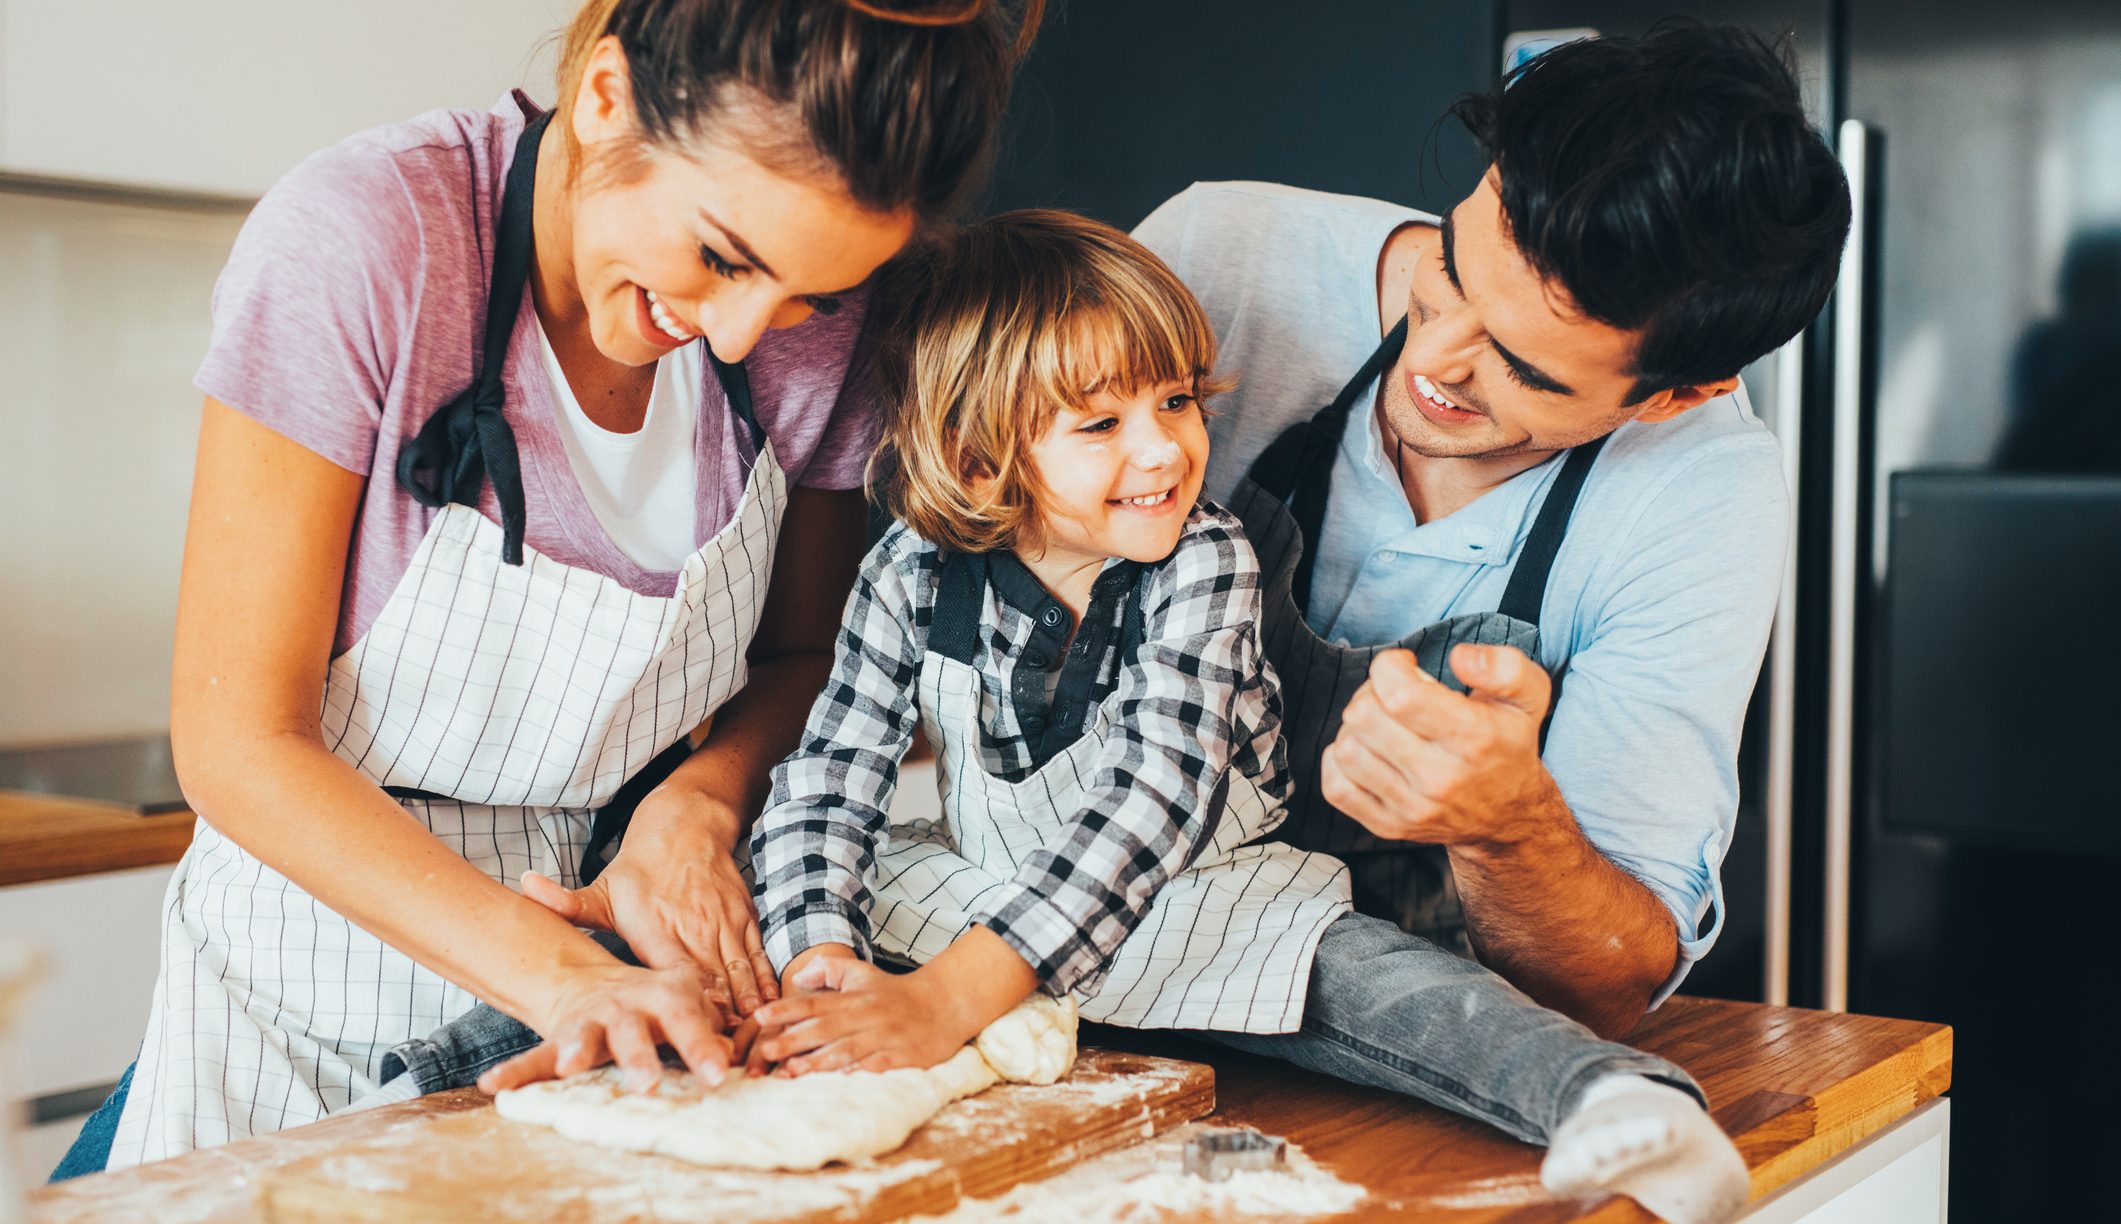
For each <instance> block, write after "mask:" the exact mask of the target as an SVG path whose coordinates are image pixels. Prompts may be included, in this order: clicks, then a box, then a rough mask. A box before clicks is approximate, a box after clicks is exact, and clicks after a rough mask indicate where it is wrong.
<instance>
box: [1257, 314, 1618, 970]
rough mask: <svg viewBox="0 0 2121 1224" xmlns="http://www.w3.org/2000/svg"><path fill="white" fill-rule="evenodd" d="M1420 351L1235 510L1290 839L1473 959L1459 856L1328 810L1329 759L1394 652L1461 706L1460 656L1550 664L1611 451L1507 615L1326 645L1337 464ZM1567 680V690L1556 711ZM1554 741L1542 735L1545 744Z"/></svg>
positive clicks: (1557, 522)
mask: <svg viewBox="0 0 2121 1224" xmlns="http://www.w3.org/2000/svg"><path fill="white" fill-rule="evenodd" d="M1406 339H1407V324H1406V320H1404V319H1402V320H1400V322H1399V325H1398V326H1397V327H1395V328H1393V329H1392V332H1391V334H1390V335H1387V336H1386V337H1385V338H1384V341H1383V342H1382V343H1381V344H1379V345H1378V346H1377V351H1376V352H1374V353H1372V354H1371V355H1370V359H1369V360H1368V361H1366V362H1364V363H1363V366H1362V368H1361V369H1360V370H1357V371H1356V373H1355V377H1354V378H1352V379H1350V380H1349V381H1348V385H1347V386H1345V387H1343V388H1342V389H1341V392H1340V394H1339V396H1337V397H1336V398H1335V399H1334V400H1333V402H1332V403H1330V404H1327V405H1326V406H1325V407H1324V408H1323V409H1320V410H1319V412H1318V414H1317V415H1316V416H1314V417H1312V418H1311V419H1309V420H1307V421H1299V422H1297V423H1296V424H1295V425H1292V426H1290V427H1289V428H1288V429H1287V430H1286V431H1284V432H1283V433H1282V435H1281V436H1280V437H1278V438H1276V439H1275V440H1274V443H1273V444H1272V445H1271V446H1269V447H1267V449H1266V450H1265V451H1264V452H1262V453H1261V455H1260V456H1259V458H1258V459H1257V460H1255V461H1254V462H1253V464H1252V468H1251V470H1250V471H1249V472H1247V473H1246V474H1245V478H1244V480H1242V481H1240V482H1239V484H1238V486H1237V490H1236V492H1235V493H1233V494H1232V495H1231V497H1230V499H1229V501H1228V502H1227V503H1226V504H1227V506H1228V508H1229V509H1230V511H1231V512H1232V513H1234V514H1236V515H1237V516H1238V517H1239V518H1240V519H1242V520H1243V522H1244V525H1245V533H1246V534H1247V535H1248V536H1250V537H1251V540H1252V547H1253V548H1254V549H1256V550H1257V551H1258V553H1259V565H1260V573H1261V576H1262V578H1263V580H1264V598H1265V613H1264V617H1265V621H1264V627H1265V631H1266V641H1265V649H1266V655H1267V659H1268V661H1269V662H1271V663H1272V664H1273V665H1274V670H1275V672H1276V674H1277V675H1278V676H1279V677H1280V679H1281V694H1282V733H1283V737H1284V739H1285V740H1286V741H1287V743H1288V750H1289V768H1290V771H1291V773H1292V775H1293V780H1294V784H1293V786H1292V787H1291V790H1290V796H1289V819H1288V821H1287V823H1285V824H1284V825H1282V827H1281V829H1280V830H1279V831H1278V832H1277V833H1276V836H1277V837H1280V838H1281V839H1283V840H1285V841H1287V842H1289V843H1291V844H1293V845H1295V846H1297V847H1299V848H1301V849H1304V850H1317V851H1322V852H1324V853H1327V854H1331V855H1333V856H1334V857H1336V858H1339V859H1340V860H1342V861H1343V862H1345V863H1346V864H1347V865H1348V870H1349V873H1350V875H1351V876H1352V878H1353V885H1354V893H1355V908H1356V909H1357V910H1359V911H1360V912H1362V913H1365V914H1372V915H1375V916H1377V917H1380V918H1386V919H1389V920H1391V921H1393V922H1396V923H1398V924H1399V925H1400V926H1401V927H1402V928H1404V929H1405V930H1408V931H1411V932H1413V933H1414V934H1417V935H1421V936H1423V937H1425V938H1428V939H1430V940H1433V941H1435V942H1437V943H1439V944H1442V945H1443V946H1445V947H1447V948H1451V949H1453V950H1454V951H1456V952H1458V953H1459V954H1460V955H1466V956H1470V955H1471V954H1472V945H1471V944H1470V942H1469V941H1468V940H1467V937H1466V929H1465V927H1466V923H1465V911H1464V909H1463V908H1462V907H1461V905H1460V904H1459V899H1458V888H1457V885H1456V883H1455V882H1454V881H1453V880H1452V877H1451V860H1450V858H1449V855H1448V854H1447V852H1446V851H1445V849H1444V848H1443V847H1442V846H1434V845H1428V844H1425V843H1421V842H1408V841H1398V840H1394V839H1390V838H1384V837H1379V836H1377V835H1376V834H1374V833H1371V832H1370V831H1369V830H1367V829H1365V828H1363V827H1362V826H1361V825H1359V824H1357V823H1356V822H1355V821H1354V820H1352V819H1350V818H1349V817H1347V816H1346V815H1344V814H1342V813H1341V812H1340V811H1339V810H1338V809H1337V808H1335V807H1334V806H1333V805H1332V804H1330V803H1327V802H1326V801H1325V799H1324V798H1322V797H1321V796H1320V794H1319V772H1320V768H1321V758H1322V757H1323V756H1324V754H1325V750H1326V745H1328V744H1330V743H1332V742H1333V740H1334V738H1335V737H1336V736H1338V735H1339V734H1340V718H1341V713H1342V711H1343V710H1345V709H1346V708H1347V704H1348V701H1349V699H1351V698H1352V697H1354V696H1355V692H1356V690H1357V689H1359V688H1361V687H1362V685H1363V682H1364V681H1365V680H1367V679H1368V678H1369V674H1370V664H1371V662H1372V661H1373V660H1375V659H1376V658H1377V656H1378V655H1380V654H1383V653H1384V652H1385V651H1388V650H1409V651H1412V652H1413V653H1414V656H1415V659H1416V660H1417V661H1418V662H1419V664H1420V665H1421V668H1422V670H1424V671H1426V672H1428V673H1429V674H1430V675H1432V676H1434V677H1436V678H1437V679H1438V680H1441V681H1443V682H1444V683H1445V684H1448V685H1450V686H1451V687H1452V688H1454V689H1457V690H1459V691H1460V692H1464V691H1465V686H1464V685H1463V684H1460V683H1459V682H1458V680H1457V678H1456V677H1455V676H1453V675H1452V674H1451V673H1450V670H1449V668H1447V667H1446V666H1445V663H1444V660H1445V659H1446V658H1447V657H1448V656H1449V654H1450V651H1451V648H1452V647H1453V646H1456V645H1458V644H1459V643H1460V642H1474V643H1479V644H1482V645H1496V646H1514V647H1516V648H1517V649H1519V650H1521V651H1523V652H1524V653H1525V654H1526V655H1527V656H1529V657H1531V658H1533V659H1537V658H1538V657H1539V607H1540V604H1541V602H1542V601H1544V599H1545V598H1546V589H1547V575H1548V573H1549V572H1550V571H1551V570H1552V569H1553V566H1554V557H1555V554H1557V553H1558V552H1560V550H1561V541H1562V537H1563V535H1564V534H1565V533H1566V532H1567V531H1568V525H1569V515H1570V513H1571V512H1572V511H1574V509H1575V508H1576V498H1577V495H1578V494H1580V493H1581V492H1582V491H1583V482H1584V478H1585V477H1586V476H1587V475H1588V474H1589V473H1590V470H1591V465H1592V464H1593V463H1594V462H1596V461H1597V458H1598V451H1599V449H1600V448H1601V447H1602V446H1603V445H1604V442H1605V440H1604V439H1603V438H1601V439H1599V440H1597V441H1595V442H1590V443H1587V444H1585V445H1583V446H1579V447H1577V448H1576V449H1575V450H1573V451H1571V452H1569V456H1568V458H1567V459H1565V460H1563V461H1562V468H1561V472H1560V474H1559V475H1558V476H1556V477H1555V479H1554V484H1553V486H1552V487H1551V488H1550V489H1549V490H1548V491H1547V496H1546V500H1545V502H1544V503H1543V504H1542V505H1541V506H1540V509H1539V515H1538V517H1537V518H1536V519H1535V520H1534V521H1533V524H1532V530H1531V532H1530V534H1529V535H1527V536H1526V537H1525V542H1524V547H1523V549H1522V550H1521V551H1520V553H1519V554H1518V557H1517V561H1516V564H1515V567H1514V568H1513V569H1512V570H1511V572H1510V580H1509V584H1508V586H1507V587H1506V588H1505V589H1504V591H1503V596H1502V602H1501V605H1500V606H1499V607H1497V608H1496V610H1495V611H1493V612H1472V613H1467V614H1465V615H1463V616H1454V617H1452V618H1451V619H1449V620H1445V621H1438V622H1437V623H1435V624H1433V625H1427V626H1424V627H1422V628H1420V629H1417V630H1415V631H1414V632H1412V633H1410V634H1408V635H1407V636H1405V637H1403V638H1401V639H1399V640H1398V641H1396V642H1385V643H1382V644H1380V645H1376V646H1342V645H1339V644H1337V643H1334V642H1329V641H1327V640H1326V639H1324V638H1322V637H1320V636H1319V635H1318V634H1317V633H1315V632H1313V631H1312V629H1311V626H1310V624H1309V622H1308V621H1306V620H1305V619H1304V612H1305V609H1306V607H1307V606H1308V604H1309V602H1310V595H1311V568H1312V563H1313V558H1314V555H1315V553H1316V549H1317V541H1318V539H1319V531H1320V528H1321V526H1322V525H1323V523H1324V520H1325V512H1326V494H1327V491H1328V489H1329V488H1330V487H1331V484H1332V478H1333V463H1334V456H1335V455H1336V454H1337V453H1338V452H1339V449H1340V443H1341V437H1342V435H1343V434H1344V433H1346V431H1347V427H1348V414H1349V411H1350V409H1351V407H1352V406H1353V405H1354V403H1355V400H1356V399H1357V398H1358V397H1359V396H1360V395H1361V394H1362V392H1363V391H1364V389H1366V388H1367V387H1368V386H1369V385H1370V384H1371V382H1373V381H1374V380H1376V378H1377V377H1378V375H1379V372H1380V371H1382V370H1384V369H1385V368H1386V367H1387V366H1389V365H1390V364H1391V363H1392V362H1393V361H1394V360H1395V359H1397V358H1398V356H1399V352H1400V349H1401V348H1403V347H1404V346H1405V344H1406ZM1560 679H1561V678H1560V677H1559V676H1556V677H1555V689H1554V697H1555V700H1556V701H1559V700H1560V696H1561V689H1560ZM1549 717H1551V710H1550V711H1549ZM1545 734H1546V732H1545V728H1544V727H1542V728H1541V731H1540V735H1541V740H1542V742H1544V739H1545Z"/></svg>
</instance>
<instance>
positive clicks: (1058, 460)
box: [1020, 381, 1208, 610]
mask: <svg viewBox="0 0 2121 1224" xmlns="http://www.w3.org/2000/svg"><path fill="white" fill-rule="evenodd" d="M1031 460H1032V463H1033V464H1034V465H1035V466H1036V468H1037V471H1038V477H1039V480H1040V482H1041V483H1042V484H1043V485H1044V486H1045V489H1046V496H1045V498H1044V499H1042V502H1041V504H1040V506H1039V511H1040V513H1039V528H1038V531H1037V533H1036V539H1035V540H1034V541H1033V542H1031V543H1030V545H1029V546H1028V547H1026V548H1023V549H1021V550H1020V553H1021V555H1022V557H1023V560H1024V563H1025V564H1026V565H1027V566H1029V567H1030V568H1031V571H1032V572H1033V573H1034V574H1037V575H1038V578H1039V581H1041V582H1043V583H1045V584H1046V587H1047V589H1049V590H1051V591H1053V593H1054V594H1055V595H1057V596H1059V597H1061V598H1062V599H1065V600H1068V602H1070V603H1071V604H1072V603H1075V602H1077V601H1076V600H1075V599H1074V598H1073V595H1074V594H1075V590H1074V588H1076V587H1078V586H1080V588H1081V590H1082V592H1083V593H1084V595H1085V596H1087V593H1088V589H1089V588H1088V583H1089V580H1090V579H1093V578H1095V577H1096V574H1097V571H1098V570H1099V569H1101V568H1103V566H1104V563H1105V562H1106V561H1108V560H1111V559H1112V558H1114V557H1124V558H1126V559H1128V560H1130V561H1142V562H1156V561H1161V560H1163V559H1164V558H1165V557H1168V556H1170V555H1171V550H1172V549H1174V548H1176V547H1177V546H1178V537H1179V534H1180V533H1181V532H1182V531H1184V529H1185V524H1186V516H1187V515H1188V514H1190V513H1191V512H1192V509H1193V504H1194V502H1196V501H1198V500H1199V498H1200V487H1201V481H1202V480H1203V479H1204V478H1205V477H1206V475H1207V467H1208V427H1207V423H1206V421H1205V420H1204V419H1203V418H1202V416H1201V407H1200V401H1199V400H1198V399H1197V398H1196V397H1195V396H1194V394H1193V387H1192V385H1191V383H1189V382H1179V381H1170V382H1164V383H1159V384H1156V385H1154V386H1146V387H1137V388H1134V389H1132V390H1127V391H1115V390H1113V389H1111V388H1109V387H1107V388H1100V389H1099V390H1097V391H1095V392H1093V393H1092V394H1091V395H1090V396H1089V397H1088V399H1087V400H1086V401H1085V402H1084V404H1083V407H1082V409H1081V410H1079V411H1078V410H1075V409H1071V408H1067V407H1062V408H1061V409H1060V410H1059V411H1058V412H1056V413H1055V414H1054V419H1053V423H1052V424H1051V425H1049V426H1048V427H1047V429H1046V432H1045V433H1044V435H1043V436H1041V437H1040V438H1039V439H1038V440H1037V441H1036V442H1035V443H1033V444H1032V447H1031ZM1078 575H1079V576H1080V578H1081V581H1080V582H1079V583H1078V582H1074V581H1070V579H1071V578H1074V577H1077V576H1078ZM1078 610H1079V609H1078Z"/></svg>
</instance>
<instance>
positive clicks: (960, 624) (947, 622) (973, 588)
mask: <svg viewBox="0 0 2121 1224" xmlns="http://www.w3.org/2000/svg"><path fill="white" fill-rule="evenodd" d="M986 593H987V555H986V554H985V553H964V552H953V553H945V554H943V560H942V564H941V566H940V567H939V568H938V569H937V570H936V574H935V612H934V615H933V618H932V619H931V621H930V623H929V625H928V649H930V650H932V651H934V652H935V653H937V654H939V655H941V656H943V657H944V658H946V659H956V660H957V661H958V662H960V663H963V664H966V665H968V666H969V665H970V664H971V662H972V648H973V646H974V645H975V644H976V643H977V642H978V640H979V613H980V604H981V602H982V599H981V597H982V596H984V595H985V594H986Z"/></svg>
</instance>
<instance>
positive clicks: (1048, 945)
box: [974, 888, 1105, 996]
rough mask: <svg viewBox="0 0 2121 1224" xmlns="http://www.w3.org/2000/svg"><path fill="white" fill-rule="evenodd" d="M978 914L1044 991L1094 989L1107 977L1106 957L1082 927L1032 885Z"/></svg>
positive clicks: (1058, 992)
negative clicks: (1033, 976)
mask: <svg viewBox="0 0 2121 1224" xmlns="http://www.w3.org/2000/svg"><path fill="white" fill-rule="evenodd" d="M974 918H975V920H976V921H977V922H978V923H979V924H980V925H981V926H983V927H986V928H987V929H988V930H990V931H992V932H994V933H995V934H996V935H999V936H1001V938H1002V942H1004V943H1006V944H1008V945H1009V947H1010V948H1011V949H1013V950H1014V951H1015V952H1016V954H1017V955H1018V956H1021V957H1023V958H1024V963H1025V964H1027V965H1029V966H1031V970H1032V972H1033V973H1035V974H1037V975H1038V982H1039V989H1041V990H1043V991H1045V992H1046V993H1047V994H1049V995H1055V996H1058V995H1065V994H1072V993H1074V992H1076V991H1078V990H1082V989H1086V988H1095V986H1096V984H1097V983H1098V982H1099V981H1100V980H1102V979H1103V977H1104V969H1105V964H1104V960H1105V958H1104V957H1102V956H1100V955H1099V954H1098V951H1097V948H1096V946H1095V945H1093V944H1092V943H1091V942H1090V939H1089V936H1088V935H1087V934H1086V933H1085V932H1084V931H1083V929H1082V927H1081V926H1080V925H1079V924H1078V923H1077V922H1076V921H1075V919H1074V918H1072V917H1070V916H1069V915H1068V914H1067V913H1066V912H1064V911H1063V910H1062V909H1061V908H1060V907H1059V906H1058V905H1055V904H1054V903H1053V902H1052V901H1050V900H1047V899H1046V898H1045V897H1042V896H1040V895H1039V894H1037V893H1035V892H1033V891H1031V890H1030V889H1028V888H1019V889H1017V890H1015V891H1014V892H1011V893H1009V894H1007V895H1005V896H1004V897H1003V898H1002V899H1001V900H1000V902H999V904H994V905H989V906H987V907H985V912H983V913H979V914H976V915H974Z"/></svg>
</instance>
